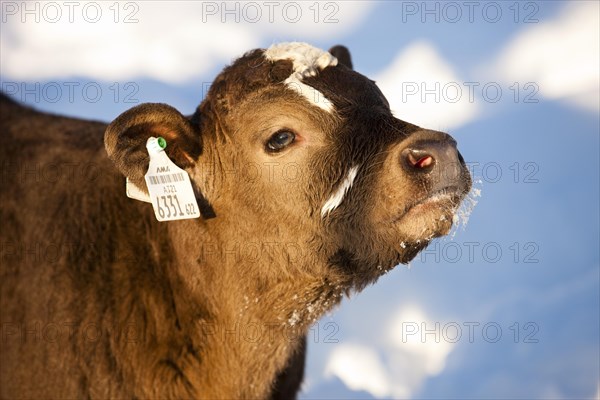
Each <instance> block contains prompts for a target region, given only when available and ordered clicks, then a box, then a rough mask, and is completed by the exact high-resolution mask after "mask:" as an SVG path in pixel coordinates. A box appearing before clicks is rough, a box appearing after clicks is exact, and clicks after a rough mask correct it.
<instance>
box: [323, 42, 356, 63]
mask: <svg viewBox="0 0 600 400" xmlns="http://www.w3.org/2000/svg"><path fill="white" fill-rule="evenodd" d="M329 53H331V55H332V56H334V57H335V58H337V59H338V63H339V64H341V65H345V66H346V67H348V68H350V69H353V68H352V57H350V50H348V48H347V47H346V46H342V45H340V44H338V45H337V46H333V47H332V48H331V49H329Z"/></svg>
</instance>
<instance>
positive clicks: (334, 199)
mask: <svg viewBox="0 0 600 400" xmlns="http://www.w3.org/2000/svg"><path fill="white" fill-rule="evenodd" d="M357 172H358V166H357V165H355V166H354V167H352V168H350V170H349V171H348V174H347V175H346V178H345V179H344V181H343V182H342V183H341V184H340V186H339V187H338V189H337V190H336V191H335V193H334V194H332V195H331V197H330V198H329V199H328V200H327V201H326V202H325V204H323V207H322V208H321V218H324V217H325V216H327V215H328V214H329V213H330V212H332V211H333V210H335V209H336V208H337V207H338V206H339V205H340V204H342V201H343V200H344V196H345V195H346V193H347V192H348V190H350V188H351V187H352V185H353V184H354V179H355V178H356V173H357Z"/></svg>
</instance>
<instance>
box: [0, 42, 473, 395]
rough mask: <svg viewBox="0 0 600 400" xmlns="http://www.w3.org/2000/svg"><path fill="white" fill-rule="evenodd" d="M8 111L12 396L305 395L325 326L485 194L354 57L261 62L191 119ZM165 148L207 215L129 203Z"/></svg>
mask: <svg viewBox="0 0 600 400" xmlns="http://www.w3.org/2000/svg"><path fill="white" fill-rule="evenodd" d="M0 104H1V111H2V122H1V124H2V125H1V132H2V144H1V145H0V157H1V159H0V160H1V162H2V184H1V185H0V196H1V197H0V200H1V208H0V212H1V214H0V215H1V217H2V230H1V236H0V239H1V245H2V248H1V249H2V254H1V256H2V259H1V260H2V270H1V278H0V285H1V298H0V300H1V303H0V307H1V308H0V310H1V323H2V337H1V342H0V346H1V354H0V357H1V364H0V393H1V395H2V398H6V399H8V398H10V399H14V398H61V399H63V398H99V399H105V398H140V399H150V398H156V399H158V398H161V399H167V398H210V399H213V398H227V399H234V398H235V399H237V398H268V397H273V398H276V397H280V398H290V397H294V396H295V394H296V392H297V390H298V388H299V386H300V383H301V381H302V375H303V368H304V351H305V340H304V335H305V333H306V332H307V330H308V328H309V327H310V325H311V324H312V323H314V322H315V321H316V320H317V319H318V318H319V317H320V316H321V315H323V313H324V312H326V311H327V310H330V309H331V308H332V307H334V306H335V305H336V304H338V303H339V302H340V300H341V298H342V296H343V295H344V294H345V293H348V292H350V291H358V290H361V289H362V288H363V287H364V286H365V285H367V284H370V283H373V282H375V281H376V280H377V279H378V278H379V276H381V275H382V274H383V273H385V271H387V270H389V269H391V268H393V267H394V266H395V265H397V264H399V263H406V262H408V261H410V260H411V259H412V258H413V257H414V256H415V255H416V254H417V253H418V252H419V251H420V250H421V249H423V248H424V247H425V246H427V244H428V242H429V241H430V240H431V239H432V238H434V237H437V236H440V235H444V234H446V233H447V232H448V231H449V230H450V228H451V225H452V220H453V217H454V214H455V212H456V210H457V207H458V206H459V204H460V202H461V200H462V199H463V197H464V196H465V194H466V193H467V192H468V191H469V189H470V177H469V174H468V172H467V171H466V169H465V166H464V162H463V160H462V158H461V156H460V154H459V153H458V151H457V150H456V143H455V142H454V140H453V139H452V138H451V137H450V136H448V135H447V134H444V133H440V132H435V131H430V130H425V129H422V128H419V127H417V126H415V125H412V124H410V123H408V122H404V121H401V120H398V119H396V118H394V116H393V115H392V113H391V112H390V109H389V105H388V103H387V101H386V99H385V98H384V96H383V95H382V93H381V92H380V90H379V89H378V88H377V86H376V85H375V84H374V82H373V81H371V80H369V79H368V78H366V77H364V76H363V75H361V74H359V73H356V72H354V71H353V70H352V69H351V63H350V57H349V54H348V53H347V51H346V50H345V48H343V47H336V48H334V49H332V50H331V53H329V52H324V51H321V50H318V49H315V48H313V47H311V46H309V45H306V44H302V43H288V44H280V45H275V46H272V47H271V48H269V49H267V50H262V49H259V50H254V51H251V52H249V53H247V54H245V55H244V56H243V57H241V58H239V59H238V60H237V61H235V62H234V63H233V64H232V65H231V66H229V67H227V68H225V70H224V71H223V72H222V73H221V74H220V75H219V76H217V78H216V79H215V81H214V83H213V84H212V86H211V89H210V91H209V93H208V95H207V96H206V98H205V99H204V101H203V102H202V104H200V106H199V107H198V109H197V110H196V112H195V113H194V115H193V116H191V117H184V116H183V115H181V114H180V113H179V112H178V111H177V110H175V109H174V108H172V107H170V106H168V105H165V104H142V105H140V106H137V107H134V108H132V109H130V110H129V111H127V112H125V113H123V114H122V115H120V116H119V117H118V118H117V119H116V120H115V121H113V122H112V123H111V124H110V125H109V126H108V127H107V126H106V125H105V124H102V123H98V122H89V121H81V120H77V119H71V118H65V117H59V116H54V115H49V114H45V113H40V112H37V111H34V110H32V109H30V108H27V107H24V106H21V105H19V104H17V103H15V102H13V101H11V100H9V99H7V98H6V97H4V96H2V98H1V101H0ZM150 137H163V138H165V139H166V142H167V147H166V149H165V150H164V151H165V152H166V154H167V155H168V156H169V158H170V159H171V160H172V161H173V162H174V163H175V164H176V165H178V166H179V167H181V168H183V169H184V170H185V171H186V172H187V173H188V174H189V176H190V179H191V190H193V192H194V193H195V197H197V199H198V206H199V207H200V210H201V212H202V218H195V219H184V220H178V221H170V222H158V221H157V220H156V217H155V214H154V212H153V208H152V206H151V205H150V204H147V203H144V202H140V201H136V200H132V199H129V198H127V197H126V195H125V187H124V180H125V177H127V178H128V179H129V180H130V182H131V184H132V185H133V186H131V187H130V189H138V191H140V192H141V193H142V195H145V194H146V193H147V189H146V188H147V186H146V182H145V180H144V174H146V172H147V170H148V165H149V153H148V150H147V148H146V143H147V141H148V138H150ZM107 153H108V156H107ZM115 166H116V169H115ZM117 170H118V171H117ZM48 171H51V172H50V173H49V172H48ZM166 188H167V186H164V187H163V189H164V190H167V189H166ZM169 190H170V189H169ZM150 201H152V202H153V203H155V204H154V205H155V206H157V207H158V206H160V200H159V203H158V205H157V204H156V199H155V198H150ZM165 205H166V204H165ZM166 206H167V207H168V205H166Z"/></svg>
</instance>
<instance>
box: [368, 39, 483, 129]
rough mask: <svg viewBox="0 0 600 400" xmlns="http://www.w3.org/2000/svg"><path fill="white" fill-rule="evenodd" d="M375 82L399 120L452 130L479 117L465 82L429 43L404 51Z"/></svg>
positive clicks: (414, 44) (410, 47)
mask: <svg viewBox="0 0 600 400" xmlns="http://www.w3.org/2000/svg"><path fill="white" fill-rule="evenodd" d="M375 80H376V81H377V85H378V86H379V87H380V88H381V91H382V92H383V93H384V94H385V96H386V97H387V99H388V101H389V102H390V107H391V108H392V111H394V114H395V115H396V117H398V118H400V119H403V120H405V121H408V122H411V123H414V124H417V125H420V126H422V127H425V128H432V129H440V130H449V129H453V128H457V127H459V126H462V125H464V124H466V123H467V122H469V121H471V120H472V119H473V118H474V117H475V115H476V114H477V106H476V104H475V103H474V102H473V101H472V99H469V88H468V86H465V85H464V80H462V79H460V78H459V77H458V76H457V75H456V73H455V72H454V70H453V68H452V66H451V65H450V64H448V63H447V62H446V61H445V60H444V59H443V58H442V57H441V56H440V55H439V54H438V53H437V51H436V50H435V48H434V47H433V46H432V45H431V44H429V43H428V42H424V41H419V42H415V43H413V44H411V45H410V46H408V47H407V48H405V49H404V50H403V51H402V52H401V53H400V54H398V55H397V56H396V58H395V60H394V61H393V62H392V63H391V65H390V66H388V67H387V68H386V69H385V70H384V71H382V72H380V73H379V74H378V75H377V76H376V78H375Z"/></svg>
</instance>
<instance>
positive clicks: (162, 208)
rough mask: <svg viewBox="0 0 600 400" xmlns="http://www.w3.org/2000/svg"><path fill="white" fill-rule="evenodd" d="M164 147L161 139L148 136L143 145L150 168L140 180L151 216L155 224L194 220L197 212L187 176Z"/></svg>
mask: <svg viewBox="0 0 600 400" xmlns="http://www.w3.org/2000/svg"><path fill="white" fill-rule="evenodd" d="M165 147H167V142H166V141H165V140H164V139H163V138H161V137H159V138H155V137H151V138H149V139H148V141H147V142H146V149H148V154H149V155H150V165H149V166H148V172H146V175H144V178H145V179H146V186H147V187H148V193H149V194H150V200H151V201H152V207H153V208H154V215H155V216H156V219H157V220H159V221H175V220H178V219H189V218H198V217H200V209H199V208H198V203H197V201H196V196H195V195H194V189H193V188H192V183H191V181H190V176H189V175H188V173H187V172H186V171H184V170H183V169H181V168H179V167H178V166H177V165H175V164H174V163H173V161H171V159H170V158H169V156H167V153H165Z"/></svg>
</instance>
